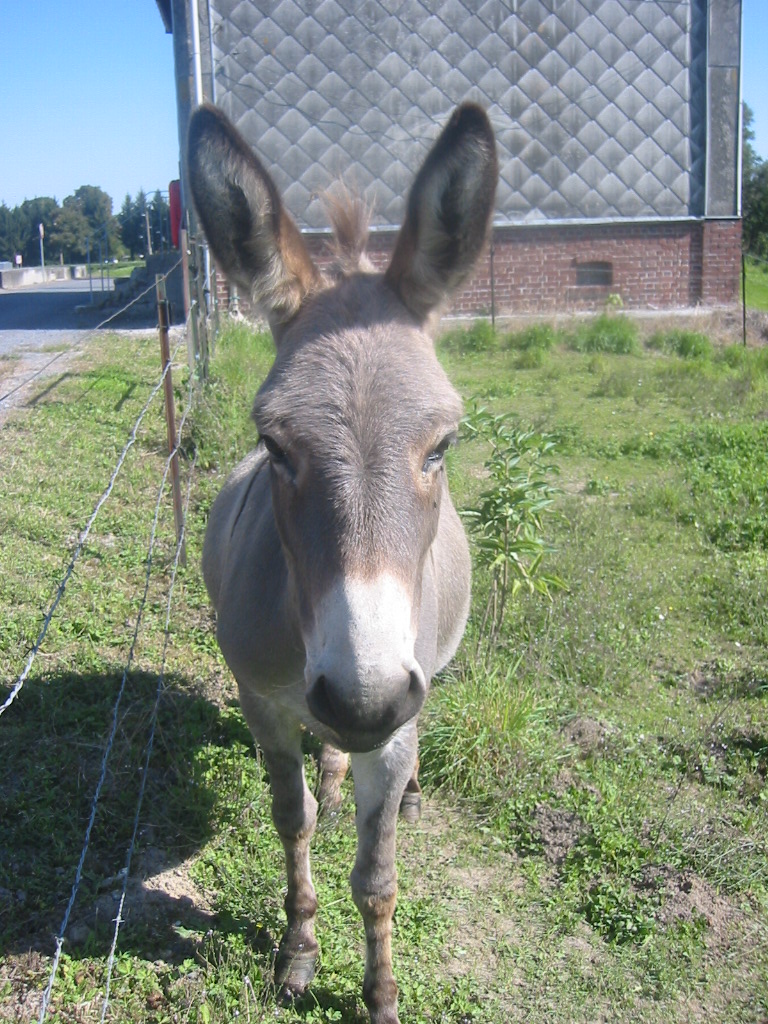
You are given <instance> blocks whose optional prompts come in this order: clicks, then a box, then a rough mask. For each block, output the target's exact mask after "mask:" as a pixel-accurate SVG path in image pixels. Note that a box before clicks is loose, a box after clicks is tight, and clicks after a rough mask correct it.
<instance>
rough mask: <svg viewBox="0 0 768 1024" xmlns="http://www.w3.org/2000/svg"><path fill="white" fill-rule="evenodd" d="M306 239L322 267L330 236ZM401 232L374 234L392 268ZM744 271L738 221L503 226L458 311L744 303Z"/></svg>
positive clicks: (376, 260)
mask: <svg viewBox="0 0 768 1024" xmlns="http://www.w3.org/2000/svg"><path fill="white" fill-rule="evenodd" d="M305 238H306V241H307V244H308V246H309V248H310V251H311V252H312V254H313V256H314V258H315V259H316V261H317V262H318V264H320V265H322V264H323V263H325V262H327V259H328V257H327V250H326V241H325V236H323V235H307V236H305ZM394 238H395V233H394V232H375V233H373V234H371V237H370V241H369V245H368V255H369V257H370V259H371V261H372V262H373V264H374V266H376V267H378V268H381V269H383V268H384V267H386V265H387V262H388V260H389V255H390V253H391V251H392V246H393V244H394ZM491 264H492V265H493V289H492V288H491ZM740 273H741V221H738V220H710V221H669V222H657V223H648V224H600V225H563V226H552V225H542V226H536V227H504V228H496V229H495V231H494V246H493V258H492V259H491V253H490V250H489V249H487V250H486V252H485V253H484V255H483V256H482V257H481V259H480V262H479V264H478V267H477V269H476V271H475V273H474V275H473V276H472V278H471V280H470V281H469V283H468V284H467V287H466V288H465V289H464V291H463V292H462V294H461V295H459V296H458V297H457V299H456V301H455V303H454V304H453V307H452V309H451V312H452V313H455V314H466V315H469V314H475V315H488V314H489V313H490V311H491V303H492V301H493V302H494V303H495V309H496V313H497V314H498V315H502V314H504V313H552V312H555V311H557V312H562V311H568V310H574V311H575V310H579V309H597V308H601V307H602V306H603V304H604V303H605V300H606V299H607V297H608V296H609V295H612V294H615V295H619V296H621V299H622V303H623V305H624V307H625V308H627V309H675V308H681V307H686V306H696V305H721V304H727V303H732V302H736V301H737V300H738V296H739V280H740ZM219 282H220V283H219V299H220V302H221V303H222V307H223V308H224V309H226V308H227V301H228V293H227V289H226V282H224V280H223V278H221V276H220V277H219ZM241 308H243V309H245V308H247V307H246V306H245V303H242V304H241Z"/></svg>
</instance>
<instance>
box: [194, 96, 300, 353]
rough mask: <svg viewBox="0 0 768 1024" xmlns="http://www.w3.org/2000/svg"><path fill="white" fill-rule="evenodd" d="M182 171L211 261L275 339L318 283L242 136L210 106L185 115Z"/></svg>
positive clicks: (292, 225)
mask: <svg viewBox="0 0 768 1024" xmlns="http://www.w3.org/2000/svg"><path fill="white" fill-rule="evenodd" d="M187 166H188V168H189V183H190V188H191V191H192V198H193V200H194V204H195V209H196V210H197V213H198V216H199V217H200V221H201V223H202V225H203V230H204V231H205V235H206V238H207V239H208V243H209V244H210V246H211V249H212V251H213V254H214V256H215V257H216V261H217V263H218V264H219V266H220V267H221V269H222V270H223V271H224V273H225V274H226V275H227V277H228V278H229V279H230V280H231V281H233V282H235V283H236V284H238V285H239V286H240V287H242V288H245V289H247V291H248V293H249V295H250V296H251V297H252V298H253V301H254V302H256V303H257V304H258V305H259V306H260V308H261V309H262V311H263V312H264V314H265V315H266V316H267V318H268V320H269V323H270V326H271V328H272V331H273V334H274V335H275V338H276V339H277V336H278V334H279V332H280V330H281V328H282V327H283V326H284V325H285V324H286V323H287V322H288V321H289V320H290V319H291V318H292V317H293V316H295V314H296V313H297V312H298V310H299V307H300V306H301V304H302V302H303V301H304V299H305V297H306V296H307V295H308V294H309V293H310V292H312V291H314V290H315V289H316V288H317V287H318V286H319V283H320V276H319V274H318V271H317V269H316V268H315V265H314V263H313V262H312V258H311V257H310V255H309V253H308V251H307V248H306V246H305V245H304V242H303V240H302V238H301V234H300V233H299V230H298V228H297V227H296V225H295V223H294V222H293V220H292V219H291V217H290V215H289V214H288V213H287V212H286V211H285V209H284V208H283V204H282V202H281V200H280V196H279V194H278V191H277V189H276V187H275V184H274V182H273V181H272V179H271V178H270V176H269V175H268V174H267V172H266V171H265V170H264V168H263V167H262V165H261V163H260V162H259V161H258V159H257V158H256V157H255V156H254V154H253V152H252V151H251V149H250V147H249V146H248V144H247V143H246V141H245V139H243V137H242V136H241V135H240V134H239V132H238V131H236V129H235V128H234V127H233V126H232V125H231V124H230V122H229V121H228V120H227V118H226V117H225V116H224V114H222V113H221V111H219V110H217V109H216V107H212V106H207V105H206V106H202V107H199V108H198V109H197V110H196V111H195V112H194V114H193V115H192V119H191V121H190V124H189V136H188V142H187Z"/></svg>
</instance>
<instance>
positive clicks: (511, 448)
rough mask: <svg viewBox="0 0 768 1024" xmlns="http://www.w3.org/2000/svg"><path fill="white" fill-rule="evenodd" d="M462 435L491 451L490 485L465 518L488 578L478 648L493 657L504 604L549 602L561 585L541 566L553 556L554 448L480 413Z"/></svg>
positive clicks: (507, 421) (508, 421)
mask: <svg viewBox="0 0 768 1024" xmlns="http://www.w3.org/2000/svg"><path fill="white" fill-rule="evenodd" d="M464 432H465V434H466V436H467V437H470V438H474V439H479V440H481V441H483V442H485V443H486V444H488V445H489V446H490V454H489V455H488V457H487V458H486V460H485V462H484V468H485V470H486V472H487V474H488V478H489V480H490V484H491V485H490V486H489V487H487V488H486V489H485V490H484V491H483V492H482V493H481V494H480V496H479V499H478V502H477V505H476V507H475V508H472V509H465V510H464V512H463V515H464V518H465V519H466V521H467V523H468V525H469V528H470V530H471V531H472V533H473V535H474V539H475V545H476V562H477V565H478V566H479V567H481V568H483V569H485V570H486V571H487V572H488V573H489V576H490V581H489V588H488V596H487V600H486V604H485V609H484V611H483V613H482V619H481V623H480V630H479V640H478V645H479V644H480V643H485V645H486V649H487V651H491V650H492V649H493V648H494V647H495V646H496V645H497V643H498V641H499V637H500V634H501V629H502V623H503V621H504V612H505V609H506V607H507V604H508V602H509V601H510V599H512V598H514V597H515V595H516V594H517V593H518V592H519V591H520V590H521V589H525V590H526V591H528V592H529V593H538V594H541V595H543V596H545V597H550V596H551V590H552V589H553V588H557V587H562V586H563V585H564V584H563V582H562V580H560V579H559V577H557V576H554V575H551V574H549V573H547V572H545V571H544V568H543V564H542V563H543V560H544V556H545V555H546V554H547V553H548V552H549V551H550V550H551V548H550V546H549V544H548V543H547V541H546V539H545V537H544V530H543V519H544V516H545V515H546V514H547V513H548V512H551V510H552V505H553V502H554V499H555V495H556V494H557V490H556V488H555V487H554V486H553V485H552V483H551V482H550V478H551V475H552V473H553V472H554V471H555V467H554V465H553V464H552V463H551V461H550V459H551V457H552V454H553V451H554V447H555V442H554V439H553V438H552V437H551V436H550V435H548V434H541V433H538V432H537V431H535V430H532V429H522V428H520V427H517V426H516V425H515V424H514V422H513V420H512V418H511V417H510V416H509V415H506V414H501V415H494V414H493V413H490V412H488V411H487V410H486V409H483V408H478V407H475V408H474V409H473V410H472V411H471V412H470V414H469V415H468V416H467V417H466V418H465V420H464Z"/></svg>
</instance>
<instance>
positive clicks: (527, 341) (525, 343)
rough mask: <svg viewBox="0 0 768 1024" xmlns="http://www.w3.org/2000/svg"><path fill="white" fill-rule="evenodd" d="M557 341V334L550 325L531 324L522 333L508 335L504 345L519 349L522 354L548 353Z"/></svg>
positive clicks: (516, 332)
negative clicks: (531, 352) (532, 352)
mask: <svg viewBox="0 0 768 1024" xmlns="http://www.w3.org/2000/svg"><path fill="white" fill-rule="evenodd" d="M556 341H557V332H556V331H555V329H554V327H552V326H550V324H531V326H530V327H525V328H524V329H523V330H522V331H515V332H513V333H512V334H508V335H507V336H506V337H505V339H504V343H505V344H506V345H507V347H508V348H513V349H517V350H518V351H520V352H530V351H536V352H546V351H547V350H548V349H550V348H552V346H553V345H554V344H555V342H556Z"/></svg>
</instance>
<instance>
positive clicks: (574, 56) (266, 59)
mask: <svg viewBox="0 0 768 1024" xmlns="http://www.w3.org/2000/svg"><path fill="white" fill-rule="evenodd" d="M157 3H158V7H159V9H160V12H161V14H162V17H163V21H164V23H165V26H166V29H167V30H168V31H171V32H173V36H174V55H175V63H176V79H177V95H178V113H179V137H180V143H181V145H182V147H183V146H184V142H185V136H186V125H187V121H188V118H189V113H190V110H191V109H192V107H193V106H194V105H195V102H197V101H199V99H200V98H204V99H206V100H213V101H214V102H216V103H217V104H218V105H219V106H220V107H221V108H222V109H223V110H224V111H225V112H226V113H227V114H228V116H229V117H230V118H231V120H232V121H233V122H234V123H235V124H236V125H237V127H238V128H239V129H240V131H241V132H242V133H243V134H244V135H245V137H246V138H247V139H248V140H249V142H250V143H251V144H252V145H253V147H254V149H256V150H257V152H258V154H259V156H260V158H261V159H262V161H263V162H264V164H265V166H266V167H268V168H269V169H270V171H271V173H272V174H273V176H274V178H275V181H276V182H277V184H278V186H279V187H280V188H281V190H282V193H283V196H284V198H285V201H286V205H287V207H288V209H289V210H290V211H291V213H292V214H293V216H294V218H295V219H296V220H297V222H298V223H299V226H300V227H301V228H302V230H303V231H305V232H306V234H307V236H308V239H309V241H310V244H311V245H312V246H313V247H315V248H316V251H317V252H321V251H322V248H323V239H324V233H325V230H326V228H325V223H324V219H323V213H322V205H321V203H320V202H319V201H318V200H317V198H316V196H317V194H318V192H321V191H322V190H323V189H324V188H326V187H327V186H328V185H329V184H331V183H332V181H333V180H334V179H335V178H337V177H338V176H339V175H340V174H341V173H342V172H343V173H344V174H345V176H347V177H348V179H349V180H351V182H352V183H354V185H355V186H356V187H358V188H361V189H363V190H364V192H365V194H366V195H368V196H370V197H371V198H372V199H373V200H374V202H375V208H376V215H375V219H374V224H373V232H372V236H371V246H370V249H371V255H372V257H373V259H374V261H376V260H380V261H381V262H382V263H383V262H385V261H386V258H387V254H388V252H389V251H390V249H391V245H392V241H393V238H394V234H395V231H396V228H397V225H399V223H400V221H401V218H402V213H403V208H404V198H405V195H406V193H407V189H408V187H409V184H410V182H411V180H412V177H413V174H414V171H415V169H416V168H417V167H418V166H419V164H420V162H421V160H422V159H423V156H424V154H425V152H426V150H427V149H428V147H429V144H430V142H431V141H432V140H433V139H434V138H435V137H436V135H437V133H438V131H439V129H440V126H441V125H442V124H443V123H444V122H445V120H446V119H447V117H448V115H449V113H450V111H451V110H452V108H453V107H454V106H455V105H456V104H457V103H460V102H461V101H463V100H466V99H473V100H476V101H478V102H480V103H482V104H483V106H485V108H486V109H487V110H488V112H489V115H490V117H491V121H492V123H493V125H494V127H495V129H496V133H497V139H498V145H499V158H500V172H501V173H500V182H499V190H498V199H497V211H496V215H495V218H494V230H493V246H492V250H491V249H490V248H489V252H488V255H487V258H486V259H485V261H484V262H483V263H481V266H480V267H479V269H478V271H477V272H476V274H475V276H474V278H473V280H472V281H471V282H470V283H469V284H468V286H467V289H466V290H465V292H464V294H463V295H462V296H461V297H460V298H459V299H457V304H456V311H458V312H466V313H470V312H472V313H487V312H489V311H490V310H491V307H492V305H493V308H494V310H495V311H496V312H498V313H513V312H545V311H546V312H551V311H552V310H553V309H575V308H582V307H595V306H599V305H601V304H602V303H603V302H604V301H605V300H606V298H607V297H608V296H609V295H613V294H616V295H619V296H621V299H622V301H623V303H624V305H625V306H626V307H628V308H653V307H655V308H675V307H686V306H693V305H697V304H705V305H714V304H722V303H729V302H733V301H735V300H736V298H737V295H738V284H739V274H740V260H741V221H740V212H741V211H740V154H741V104H740V60H741V0H506V2H500V0H486V2H482V0H475V2H471V0H261V2H256V0H157Z"/></svg>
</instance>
